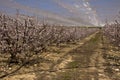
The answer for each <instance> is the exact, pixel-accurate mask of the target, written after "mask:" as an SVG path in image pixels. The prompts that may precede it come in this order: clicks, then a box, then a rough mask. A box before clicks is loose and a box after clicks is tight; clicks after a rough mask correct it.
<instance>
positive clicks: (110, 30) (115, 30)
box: [104, 20, 120, 47]
mask: <svg viewBox="0 0 120 80" xmlns="http://www.w3.org/2000/svg"><path fill="white" fill-rule="evenodd" d="M104 34H105V35H106V36H107V38H108V39H109V40H110V42H111V43H113V44H114V45H115V46H117V47H120V22H118V21H117V20H115V22H114V23H113V24H108V23H107V24H106V25H105V26H104Z"/></svg>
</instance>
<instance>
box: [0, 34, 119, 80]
mask: <svg viewBox="0 0 120 80" xmlns="http://www.w3.org/2000/svg"><path fill="white" fill-rule="evenodd" d="M111 57H112V58H111ZM35 58H36V59H35V60H34V61H33V62H31V63H30V64H29V65H26V66H22V67H21V68H20V69H19V70H17V71H15V72H14V73H12V74H10V75H8V76H6V77H4V78H1V79H0V80H120V66H119V62H120V59H119V58H120V51H118V49H116V47H113V46H112V45H110V43H108V41H107V40H106V38H105V37H103V36H102V34H101V33H100V32H96V33H95V34H92V35H90V36H88V37H86V38H85V39H83V40H81V41H78V42H76V43H71V44H61V45H60V46H59V47H56V46H54V45H52V46H50V47H49V48H48V50H47V51H46V52H44V53H42V54H40V55H38V56H37V57H36V56H35ZM1 59H4V58H1ZM113 64H114V65H113ZM116 65H117V66H116ZM0 66H1V65H0ZM18 67H19V66H17V65H12V66H11V67H7V66H3V65H2V66H1V67H0V68H1V71H0V76H2V75H4V74H5V73H4V70H7V72H9V73H10V72H12V71H14V70H16V69H17V68H18ZM3 68H5V69H4V70H3ZM2 70H3V71H2Z"/></svg>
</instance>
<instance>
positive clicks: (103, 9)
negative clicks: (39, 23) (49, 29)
mask: <svg viewBox="0 0 120 80" xmlns="http://www.w3.org/2000/svg"><path fill="white" fill-rule="evenodd" d="M16 9H19V11H20V13H21V14H27V15H36V16H39V17H44V18H45V20H46V21H48V22H51V23H53V24H54V23H60V24H70V25H99V24H102V23H104V21H105V20H106V19H108V20H109V21H112V20H114V19H115V17H116V15H117V14H118V12H119V11H120V0H0V11H3V12H6V13H8V14H9V13H11V14H15V13H16Z"/></svg>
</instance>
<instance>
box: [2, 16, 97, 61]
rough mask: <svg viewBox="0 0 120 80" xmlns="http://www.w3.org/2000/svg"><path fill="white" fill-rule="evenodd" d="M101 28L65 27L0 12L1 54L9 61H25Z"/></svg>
mask: <svg viewBox="0 0 120 80" xmlns="http://www.w3.org/2000/svg"><path fill="white" fill-rule="evenodd" d="M96 30H98V29H97V28H81V27H65V26H55V25H47V24H42V25H41V23H40V22H39V21H38V20H36V19H34V18H29V17H26V18H19V17H17V18H15V17H11V16H8V15H6V14H0V54H8V55H9V59H8V60H9V62H10V63H11V62H12V63H13V62H14V63H16V62H17V63H18V62H19V63H23V62H24V61H25V60H29V58H30V57H32V56H33V55H37V54H38V53H41V52H42V51H44V50H45V49H46V48H47V46H50V45H51V44H55V45H56V46H59V45H60V44H61V43H70V42H74V41H78V40H81V39H82V38H84V37H86V36H88V35H90V34H92V33H94V32H96Z"/></svg>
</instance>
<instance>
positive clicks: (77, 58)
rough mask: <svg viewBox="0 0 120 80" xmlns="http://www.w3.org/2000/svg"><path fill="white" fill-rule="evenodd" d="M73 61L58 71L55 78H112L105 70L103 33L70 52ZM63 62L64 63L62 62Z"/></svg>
mask: <svg viewBox="0 0 120 80" xmlns="http://www.w3.org/2000/svg"><path fill="white" fill-rule="evenodd" d="M69 55H71V56H72V62H69V63H68V64H67V65H66V66H64V68H65V69H64V70H61V71H59V72H58V73H57V75H58V76H57V77H56V79H55V80H111V79H110V78H109V77H108V76H107V75H106V74H105V72H104V69H105V67H104V65H103V64H104V62H105V60H104V59H103V57H102V56H103V53H102V41H101V34H100V33H98V34H96V35H94V37H92V38H91V39H90V40H89V41H87V42H86V43H85V44H84V45H83V46H80V47H77V48H76V49H74V50H71V51H70V52H69ZM63 62H64V61H63ZM61 64H62V63H61Z"/></svg>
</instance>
